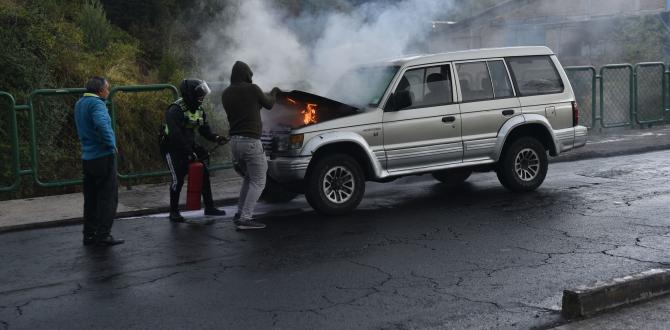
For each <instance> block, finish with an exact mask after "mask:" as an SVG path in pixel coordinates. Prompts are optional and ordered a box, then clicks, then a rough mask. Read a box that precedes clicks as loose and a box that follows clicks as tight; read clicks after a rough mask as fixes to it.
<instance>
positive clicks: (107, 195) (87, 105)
mask: <svg viewBox="0 0 670 330" xmlns="http://www.w3.org/2000/svg"><path fill="white" fill-rule="evenodd" d="M107 96H109V83H108V82H107V80H106V79H105V78H103V77H92V78H91V79H89V81H88V82H87V83H86V93H85V94H84V96H83V97H82V98H81V99H79V101H77V104H76V105H75V107H74V118H75V123H76V125H77V133H78V134H79V141H80V142H81V159H82V165H83V166H82V167H83V170H84V245H97V246H112V245H117V244H122V243H123V242H124V241H123V240H120V239H115V238H114V237H113V236H112V235H111V234H110V233H111V230H112V223H113V222H114V217H115V216H116V207H117V204H118V188H117V181H116V158H115V154H116V138H115V136H114V131H113V130H112V120H111V118H110V117H109V112H108V111H107V105H106V104H105V98H107Z"/></svg>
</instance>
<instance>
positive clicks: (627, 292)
mask: <svg viewBox="0 0 670 330" xmlns="http://www.w3.org/2000/svg"><path fill="white" fill-rule="evenodd" d="M669 292H670V269H651V270H648V271H644V272H642V273H639V274H633V275H629V276H625V277H622V278H615V279H612V280H609V281H604V282H600V281H599V282H596V283H595V284H593V285H591V286H580V287H577V288H575V289H570V290H564V291H563V309H562V311H561V314H562V315H563V317H565V318H567V319H573V318H578V317H584V316H589V315H592V314H595V313H598V312H602V311H606V310H609V309H612V308H616V307H619V306H623V305H627V304H631V303H635V302H640V301H644V300H648V299H651V298H654V297H658V296H661V295H664V294H666V293H669Z"/></svg>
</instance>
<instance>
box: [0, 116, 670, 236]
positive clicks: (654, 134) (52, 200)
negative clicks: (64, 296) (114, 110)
mask: <svg viewBox="0 0 670 330" xmlns="http://www.w3.org/2000/svg"><path fill="white" fill-rule="evenodd" d="M666 149H670V125H666V126H659V127H654V128H648V129H608V130H603V132H598V131H591V132H589V137H588V142H587V145H586V146H585V147H583V148H579V149H576V150H572V151H570V152H567V153H565V154H562V155H561V156H559V157H556V158H552V159H551V161H552V162H566V161H576V160H583V159H589V158H597V157H611V156H618V155H626V154H635V153H643V152H650V151H657V150H666ZM240 184H241V180H240V178H239V177H238V176H237V175H236V174H235V173H234V172H233V171H232V170H223V171H219V172H216V173H215V174H214V177H212V191H213V193H214V199H215V201H216V203H217V205H231V204H234V203H236V202H237V197H238V192H239V188H240ZM185 196H186V187H184V191H183V192H182V203H184V202H185V199H186V197H185ZM83 202H84V201H83V196H82V194H81V193H76V194H67V195H57V196H48V197H38V198H29V199H20V200H10V201H0V232H6V231H14V230H22V229H32V228H39V227H51V226H58V225H64V224H76V223H80V222H81V221H82V218H81V217H82V208H83ZM168 205H169V200H168V184H167V183H164V184H152V185H141V186H133V187H132V188H131V189H127V188H126V187H125V186H120V187H119V207H118V217H119V218H122V217H131V216H141V215H147V214H153V213H163V212H167V210H168Z"/></svg>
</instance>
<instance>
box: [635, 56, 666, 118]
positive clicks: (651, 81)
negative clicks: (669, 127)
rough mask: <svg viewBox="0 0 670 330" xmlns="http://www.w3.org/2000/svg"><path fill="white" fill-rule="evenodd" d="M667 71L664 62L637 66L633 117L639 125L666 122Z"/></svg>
mask: <svg viewBox="0 0 670 330" xmlns="http://www.w3.org/2000/svg"><path fill="white" fill-rule="evenodd" d="M665 71H666V70H665V64H664V63H662V62H647V63H639V64H636V65H635V70H634V73H635V84H634V88H635V92H634V93H633V96H634V97H635V107H634V109H633V117H634V118H635V122H636V123H637V124H638V125H646V124H654V123H660V122H663V121H664V120H665V110H666V97H665V91H666V89H665V86H666V85H667V83H666V72H665ZM659 82H660V84H659Z"/></svg>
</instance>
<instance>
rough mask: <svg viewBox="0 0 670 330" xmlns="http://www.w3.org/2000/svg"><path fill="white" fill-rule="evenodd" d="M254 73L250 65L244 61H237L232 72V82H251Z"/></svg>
mask: <svg viewBox="0 0 670 330" xmlns="http://www.w3.org/2000/svg"><path fill="white" fill-rule="evenodd" d="M253 75H254V73H253V72H251V68H250V67H249V65H247V64H246V63H244V62H242V61H237V62H235V64H234V65H233V71H232V73H231V74H230V83H231V84H239V83H251V77H252V76H253Z"/></svg>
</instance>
